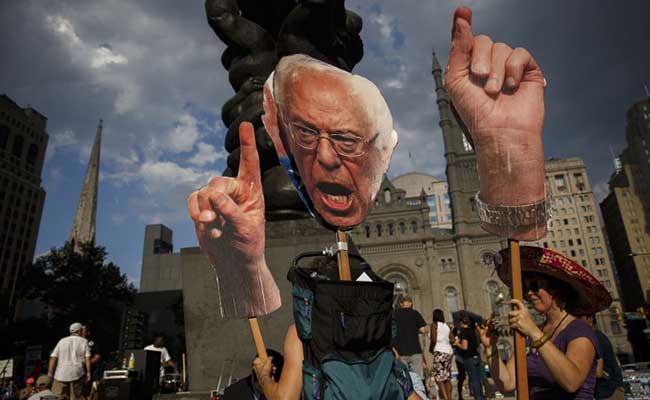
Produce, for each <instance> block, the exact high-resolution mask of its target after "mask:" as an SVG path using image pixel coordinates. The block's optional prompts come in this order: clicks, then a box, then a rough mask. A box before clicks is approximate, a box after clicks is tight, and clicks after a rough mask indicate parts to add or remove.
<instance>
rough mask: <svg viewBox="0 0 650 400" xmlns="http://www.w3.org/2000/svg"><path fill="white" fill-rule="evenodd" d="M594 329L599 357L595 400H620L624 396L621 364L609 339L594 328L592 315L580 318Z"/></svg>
mask: <svg viewBox="0 0 650 400" xmlns="http://www.w3.org/2000/svg"><path fill="white" fill-rule="evenodd" d="M580 318H581V319H582V320H584V321H585V322H587V323H588V324H589V325H591V327H592V328H594V333H595V334H596V340H597V341H598V343H596V344H597V346H598V351H597V352H596V354H598V355H600V358H599V359H598V364H597V366H596V393H594V397H595V398H596V399H616V398H620V399H622V398H623V397H624V396H625V394H624V389H623V371H622V370H621V364H620V363H619V362H618V359H617V358H616V354H615V353H614V348H613V347H612V343H611V342H610V341H609V338H608V337H607V336H606V335H605V334H604V333H603V332H601V331H600V330H599V329H598V328H596V320H595V318H594V316H593V315H585V316H581V317H580Z"/></svg>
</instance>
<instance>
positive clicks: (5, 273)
mask: <svg viewBox="0 0 650 400" xmlns="http://www.w3.org/2000/svg"><path fill="white" fill-rule="evenodd" d="M46 126H47V118H46V117H45V116H43V115H42V114H40V113H39V112H38V111H36V110H34V109H33V108H30V107H26V108H23V107H20V106H19V105H17V104H16V103H14V101H13V100H11V99H10V98H9V97H8V96H7V95H4V94H3V95H0V292H4V293H7V294H8V295H9V298H10V300H9V302H12V301H13V293H14V290H15V285H16V280H17V279H18V278H19V277H20V274H21V271H22V270H23V268H24V267H25V265H27V264H29V263H31V262H32V259H33V258H34V248H35V247H36V239H37V237H38V229H39V226H40V223H41V213H42V211H43V202H44V201H45V190H43V188H42V187H41V171H42V169H43V160H44V157H45V149H46V147H47V141H48V134H47V132H46ZM2 306H3V307H4V306H5V304H3V305H2Z"/></svg>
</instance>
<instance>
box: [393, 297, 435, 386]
mask: <svg viewBox="0 0 650 400" xmlns="http://www.w3.org/2000/svg"><path fill="white" fill-rule="evenodd" d="M400 305H401V308H398V309H397V310H395V313H394V317H395V322H396V323H397V336H396V338H395V341H394V342H393V347H395V349H396V350H397V353H398V354H399V356H400V359H401V361H402V362H403V363H404V364H406V366H407V367H408V369H409V370H410V371H413V372H415V373H416V374H418V375H419V376H420V378H422V377H423V369H424V365H423V360H424V358H423V357H422V347H421V346H420V338H419V334H420V333H426V331H427V329H426V326H427V323H426V322H425V321H424V318H422V314H420V313H419V312H418V311H416V310H414V309H413V299H412V298H411V297H409V296H405V297H403V298H402V301H401V302H400Z"/></svg>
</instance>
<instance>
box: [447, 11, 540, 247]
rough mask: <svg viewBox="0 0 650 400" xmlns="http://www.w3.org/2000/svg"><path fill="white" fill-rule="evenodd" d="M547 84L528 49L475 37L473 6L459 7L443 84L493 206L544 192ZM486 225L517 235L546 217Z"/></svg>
mask: <svg viewBox="0 0 650 400" xmlns="http://www.w3.org/2000/svg"><path fill="white" fill-rule="evenodd" d="M544 87H545V80H544V77H543V75H542V71H541V69H540V68H539V66H538V65H537V63H536V62H535V60H534V59H533V57H532V56H531V55H530V53H529V52H528V51H527V50H526V49H523V48H516V49H514V50H513V49H512V48H511V47H510V46H508V45H507V44H504V43H494V42H493V41H492V39H491V38H490V37H488V36H485V35H479V36H474V35H473V33H472V12H471V10H470V9H468V8H464V7H459V8H458V9H457V10H456V12H455V13H454V21H453V28H452V42H451V51H450V54H449V63H448V65H447V71H446V74H445V89H446V90H447V92H448V93H449V96H450V97H451V100H452V102H453V104H454V106H455V107H456V110H457V112H458V114H459V115H460V117H461V118H462V120H463V122H464V123H465V125H466V126H467V128H468V130H469V132H470V134H471V137H472V140H473V143H474V148H475V151H476V155H477V162H478V173H479V179H480V199H481V200H482V201H483V202H485V203H487V204H489V205H494V206H523V205H530V204H534V203H539V202H543V200H544V198H545V189H544V176H545V175H544V151H543V147H542V126H543V123H544ZM483 227H484V228H485V229H486V230H488V231H489V232H492V233H495V234H497V235H500V236H505V237H509V238H513V239H518V240H536V239H539V238H540V237H542V236H544V235H545V234H546V224H544V223H542V224H533V225H529V226H509V227H508V226H499V225H495V224H489V223H483Z"/></svg>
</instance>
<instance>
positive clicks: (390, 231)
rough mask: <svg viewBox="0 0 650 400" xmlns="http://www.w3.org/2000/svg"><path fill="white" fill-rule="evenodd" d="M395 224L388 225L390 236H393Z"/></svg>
mask: <svg viewBox="0 0 650 400" xmlns="http://www.w3.org/2000/svg"><path fill="white" fill-rule="evenodd" d="M393 233H395V232H394V231H393V224H388V235H390V236H393Z"/></svg>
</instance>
